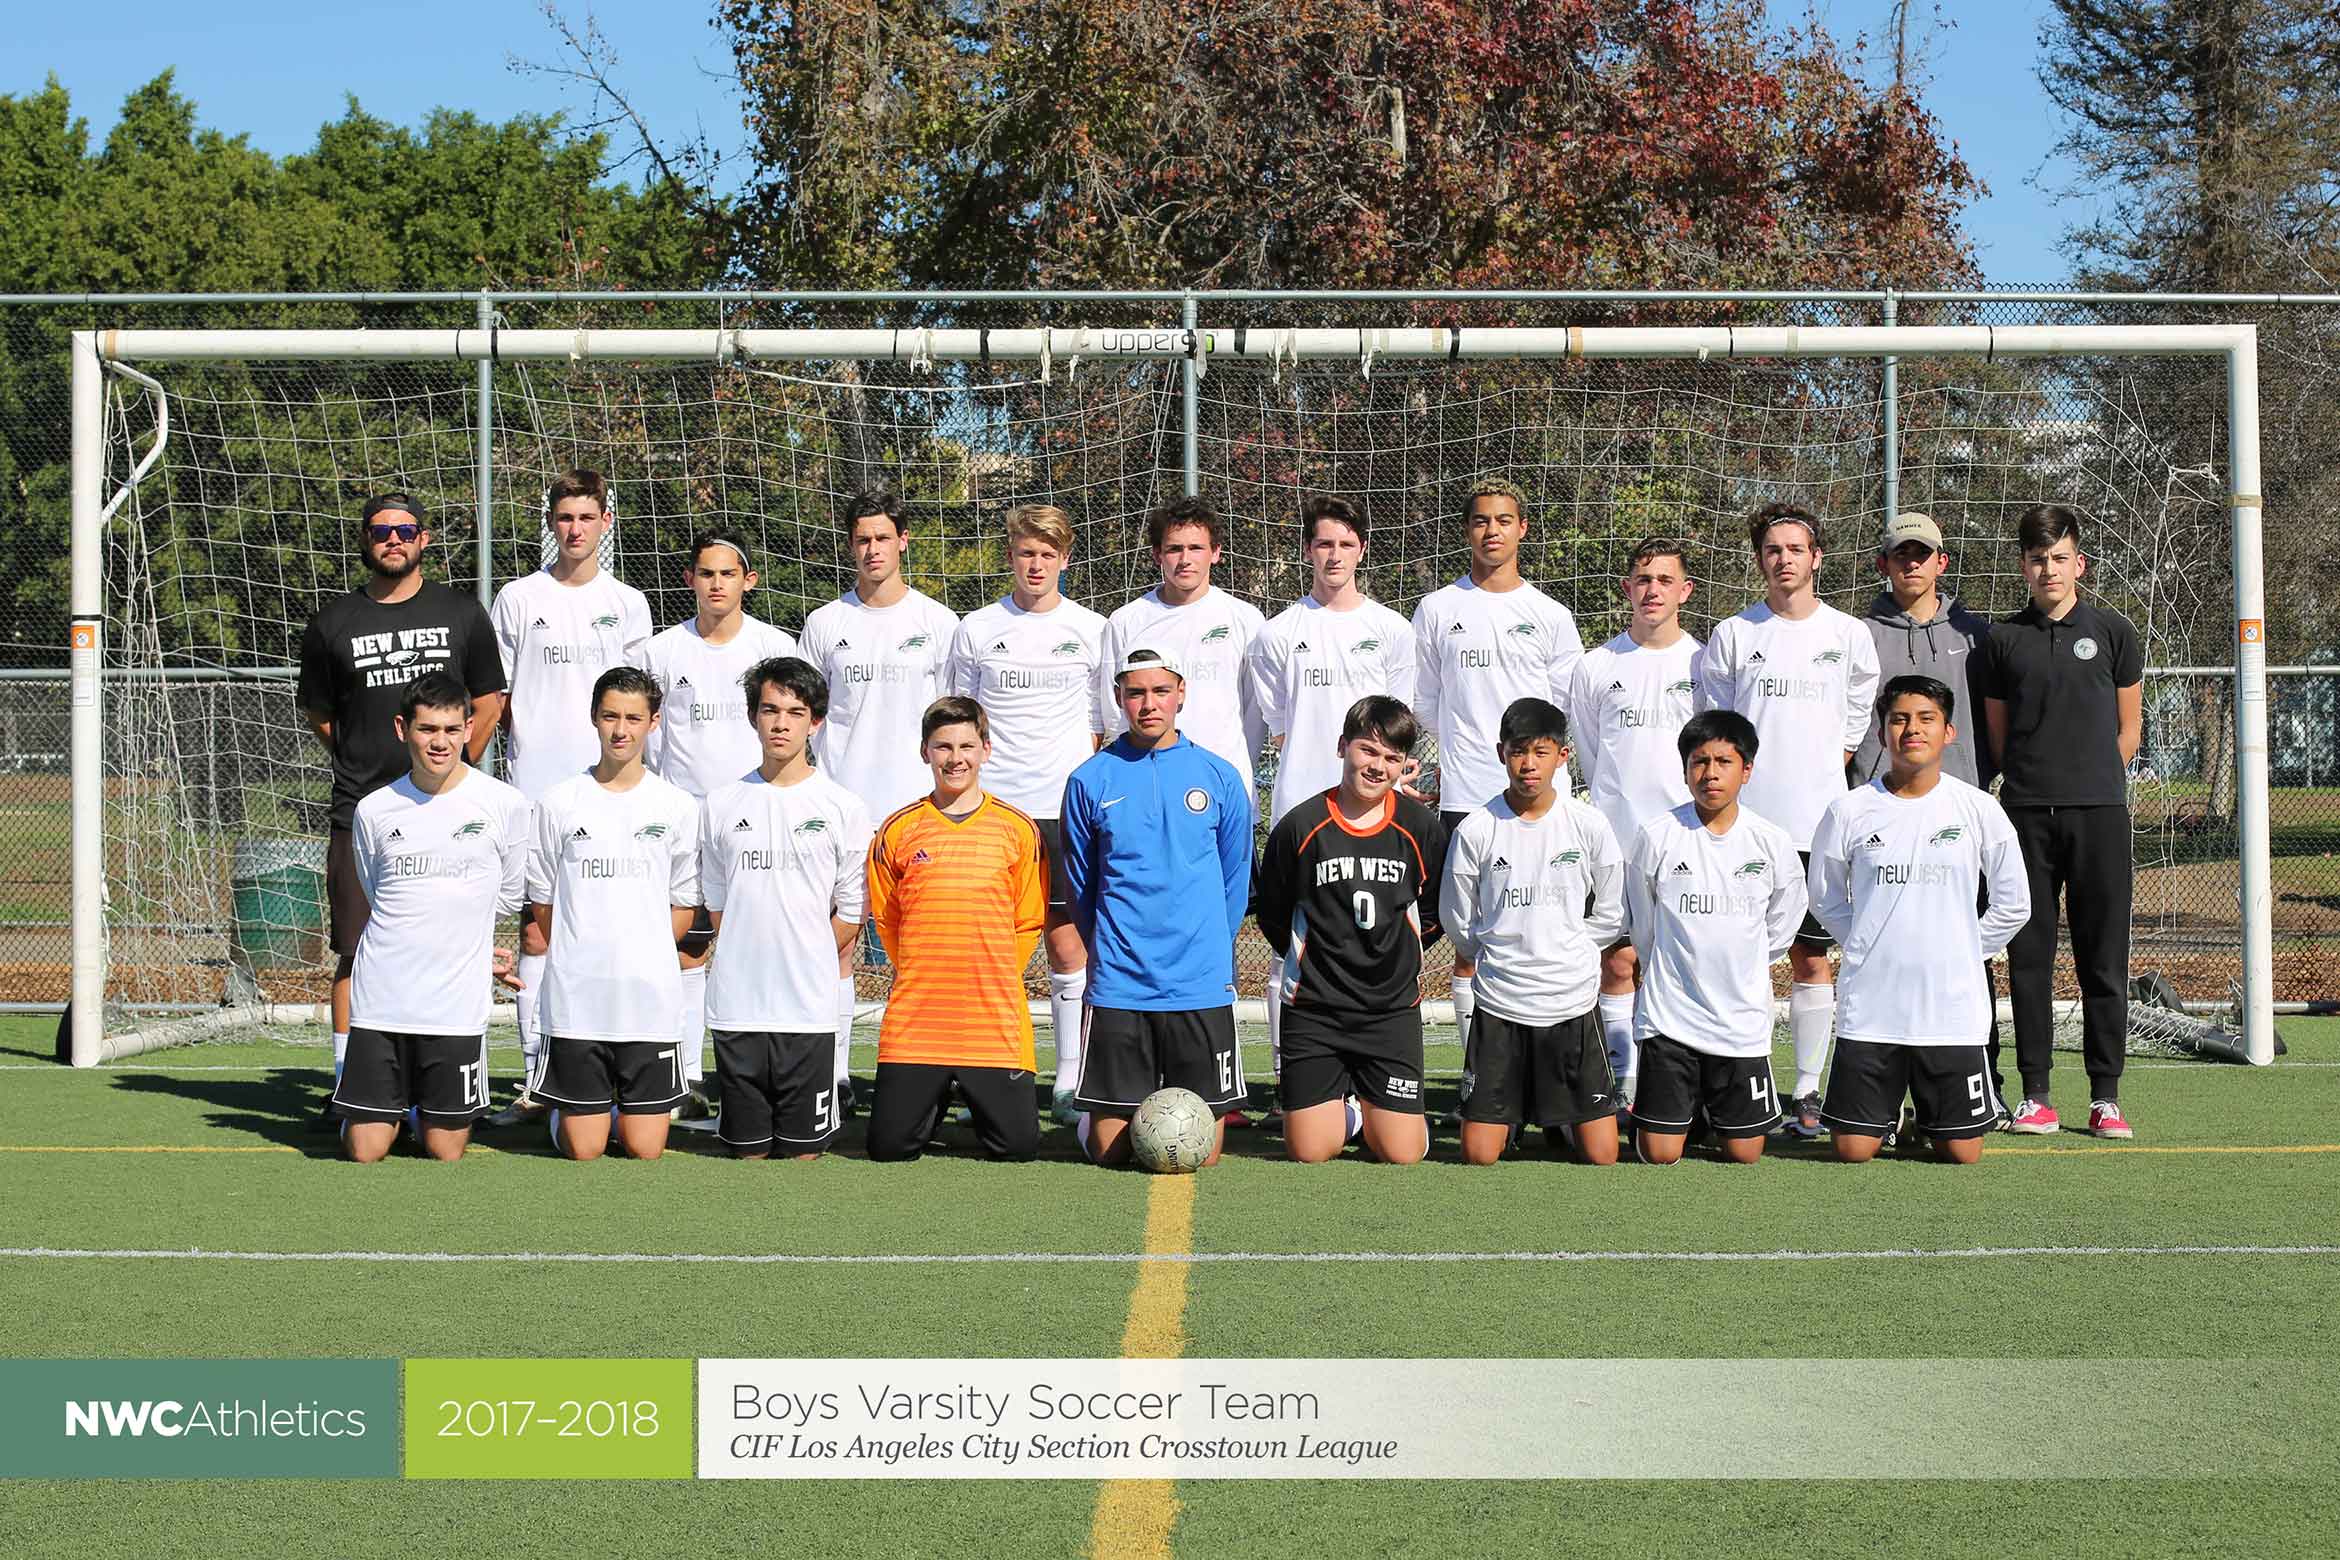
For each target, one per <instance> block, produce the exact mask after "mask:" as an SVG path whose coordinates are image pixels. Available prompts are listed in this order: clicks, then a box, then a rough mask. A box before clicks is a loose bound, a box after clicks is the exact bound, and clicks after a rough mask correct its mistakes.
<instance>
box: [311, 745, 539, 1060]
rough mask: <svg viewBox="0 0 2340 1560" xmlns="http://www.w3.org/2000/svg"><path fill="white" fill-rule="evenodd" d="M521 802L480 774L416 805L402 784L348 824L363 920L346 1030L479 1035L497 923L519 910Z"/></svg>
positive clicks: (367, 799) (365, 800)
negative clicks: (363, 901)
mask: <svg viewBox="0 0 2340 1560" xmlns="http://www.w3.org/2000/svg"><path fill="white" fill-rule="evenodd" d="M528 830H529V821H528V798H526V797H525V796H522V795H521V794H520V793H519V792H518V791H516V790H514V789H513V788H512V787H511V786H508V785H506V784H504V782H503V781H501V780H498V779H497V778H496V777H495V776H493V775H491V774H488V773H486V772H485V771H483V770H478V769H468V770H466V771H465V772H464V774H463V777H462V779H460V780H458V781H457V782H456V783H455V784H453V785H451V786H448V787H447V788H446V789H444V790H442V791H440V792H439V793H438V794H437V795H436V796H426V795H424V794H423V793H422V792H421V791H419V790H417V789H416V788H415V784H414V780H413V779H412V777H411V776H407V775H401V776H399V777H398V778H397V779H396V780H393V781H391V782H390V783H389V784H388V785H386V786H383V787H382V788H381V789H380V790H377V791H373V792H369V793H368V794H367V795H366V796H364V797H362V798H360V799H359V801H358V804H357V812H356V813H355V814H354V815H353V816H352V818H351V820H350V847H351V852H352V854H353V855H354V856H355V858H356V860H357V875H358V886H359V887H361V888H363V889H364V890H365V892H366V903H367V904H368V905H369V906H371V907H372V913H371V914H370V915H369V916H368V917H367V919H366V930H365V934H364V935H363V936H361V937H360V938H359V939H358V947H357V957H356V960H355V962H354V963H353V965H352V967H351V971H350V983H351V984H350V994H349V1021H350V1023H352V1024H353V1025H355V1026H357V1027H358V1028H361V1029H379V1030H381V1031H383V1032H384V1033H387V1034H410V1035H476V1034H479V1033H481V1032H482V1031H484V1030H485V1029H486V1028H487V1021H488V1001H489V996H490V990H491V987H490V979H489V961H490V960H491V959H493V958H494V956H495V947H496V917H497V916H499V915H509V914H510V913H511V912H513V911H515V910H517V909H519V908H520V899H521V894H522V892H523V890H524V888H525V887H526V883H527V876H528V845H529V832H528Z"/></svg>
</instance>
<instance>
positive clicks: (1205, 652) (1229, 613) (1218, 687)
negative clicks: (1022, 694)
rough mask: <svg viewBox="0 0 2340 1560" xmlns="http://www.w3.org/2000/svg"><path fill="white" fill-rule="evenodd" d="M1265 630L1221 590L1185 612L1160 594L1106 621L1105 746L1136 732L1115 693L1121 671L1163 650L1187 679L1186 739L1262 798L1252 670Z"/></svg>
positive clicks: (1182, 725)
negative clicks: (1139, 653)
mask: <svg viewBox="0 0 2340 1560" xmlns="http://www.w3.org/2000/svg"><path fill="white" fill-rule="evenodd" d="M1266 626H1267V620H1266V619H1265V618H1263V617H1261V616H1260V614H1259V609H1258V608H1257V607H1255V606H1253V605H1252V604H1251V603H1250V602H1248V601H1242V600H1239V599H1238V598H1236V597H1234V596H1230V595H1228V594H1227V593H1226V592H1225V591H1223V590H1220V589H1219V588H1218V587H1216V586H1213V587H1212V588H1211V589H1209V590H1206V591H1204V592H1203V593H1202V595H1200V596H1198V597H1197V598H1195V599H1194V600H1193V601H1190V602H1188V603H1187V604H1186V605H1185V606H1182V607H1174V606H1171V605H1170V604H1169V603H1167V602H1165V601H1164V600H1163V599H1162V592H1161V590H1160V589H1159V588H1157V589H1154V590H1149V591H1147V592H1146V593H1145V594H1144V595H1142V596H1140V597H1138V598H1137V600H1135V601H1132V602H1127V603H1124V604H1123V605H1122V606H1121V607H1119V608H1117V609H1116V610H1115V611H1114V613H1113V615H1112V616H1111V617H1109V618H1107V619H1106V620H1105V654H1104V658H1103V661H1102V664H1101V665H1100V666H1099V667H1098V677H1097V723H1098V726H1099V728H1100V729H1101V730H1102V731H1103V732H1104V735H1105V740H1106V741H1108V742H1110V741H1112V740H1113V739H1114V738H1115V737H1118V736H1120V735H1121V734H1122V733H1123V732H1125V731H1127V730H1128V729H1129V722H1128V721H1127V720H1124V719H1123V718H1122V714H1121V700H1120V698H1119V696H1118V695H1117V694H1116V692H1115V690H1114V687H1113V673H1114V671H1115V669H1116V668H1118V667H1119V666H1120V665H1121V662H1122V658H1123V657H1125V656H1127V655H1128V654H1129V653H1130V652H1131V651H1132V650H1158V651H1160V652H1161V653H1162V654H1164V655H1166V656H1169V657H1170V658H1171V659H1173V660H1175V661H1176V662H1177V663H1178V666H1179V670H1180V671H1182V672H1183V673H1185V675H1186V706H1185V708H1183V709H1181V710H1180V711H1179V712H1178V731H1179V734H1180V735H1181V736H1184V737H1185V738H1186V739H1187V740H1189V741H1191V742H1193V743H1194V744H1195V745H1197V746H1198V747H1204V748H1208V749H1209V750H1210V751H1212V752H1213V753H1216V754H1217V755H1218V756H1219V757H1221V758H1223V759H1225V760H1226V761H1227V762H1228V763H1230V764H1232V765H1234V766H1235V773H1237V774H1238V775H1241V776H1242V777H1243V785H1244V789H1245V790H1246V791H1251V790H1255V789H1256V787H1257V783H1258V782H1257V780H1256V779H1255V778H1254V777H1255V776H1256V775H1257V774H1258V772H1259V745H1260V743H1261V742H1262V741H1263V740H1264V739H1265V737H1266V723H1265V721H1263V720H1262V718H1261V715H1260V708H1259V699H1258V696H1257V694H1256V692H1255V691H1254V690H1253V688H1252V686H1251V676H1250V673H1249V671H1248V669H1247V667H1246V665H1245V662H1246V658H1247V657H1248V656H1249V654H1250V652H1251V643H1252V641H1253V640H1255V639H1257V638H1258V637H1259V633H1260V630H1261V629H1263V628H1265V627H1266Z"/></svg>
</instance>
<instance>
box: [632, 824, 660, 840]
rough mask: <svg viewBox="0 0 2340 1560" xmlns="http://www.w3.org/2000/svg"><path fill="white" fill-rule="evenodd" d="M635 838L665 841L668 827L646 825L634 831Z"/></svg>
mask: <svg viewBox="0 0 2340 1560" xmlns="http://www.w3.org/2000/svg"><path fill="white" fill-rule="evenodd" d="M634 838H635V839H638V840H662V839H665V838H666V825H665V824H663V823H645V824H643V825H642V826H641V827H640V828H638V829H636V830H635V831H634Z"/></svg>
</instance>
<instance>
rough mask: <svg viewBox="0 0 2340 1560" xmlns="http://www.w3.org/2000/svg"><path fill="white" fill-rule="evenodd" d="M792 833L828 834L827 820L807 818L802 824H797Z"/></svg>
mask: <svg viewBox="0 0 2340 1560" xmlns="http://www.w3.org/2000/svg"><path fill="white" fill-rule="evenodd" d="M792 832H794V833H797V834H826V833H828V832H829V820H828V819H826V818H807V819H805V820H804V822H802V823H800V824H798V825H797V826H796V828H795V829H794V830H793V831H792Z"/></svg>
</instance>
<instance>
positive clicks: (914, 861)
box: [910, 847, 934, 867]
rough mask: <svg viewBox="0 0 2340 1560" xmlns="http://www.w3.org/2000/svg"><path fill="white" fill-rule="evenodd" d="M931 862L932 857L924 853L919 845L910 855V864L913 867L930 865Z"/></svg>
mask: <svg viewBox="0 0 2340 1560" xmlns="http://www.w3.org/2000/svg"><path fill="white" fill-rule="evenodd" d="M933 864H934V858H933V857H932V856H929V855H928V854H927V853H926V851H925V848H924V847H920V848H919V849H918V850H917V851H916V852H914V853H913V854H912V855H911V857H910V865H912V866H914V867H925V866H932V865H933Z"/></svg>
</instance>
